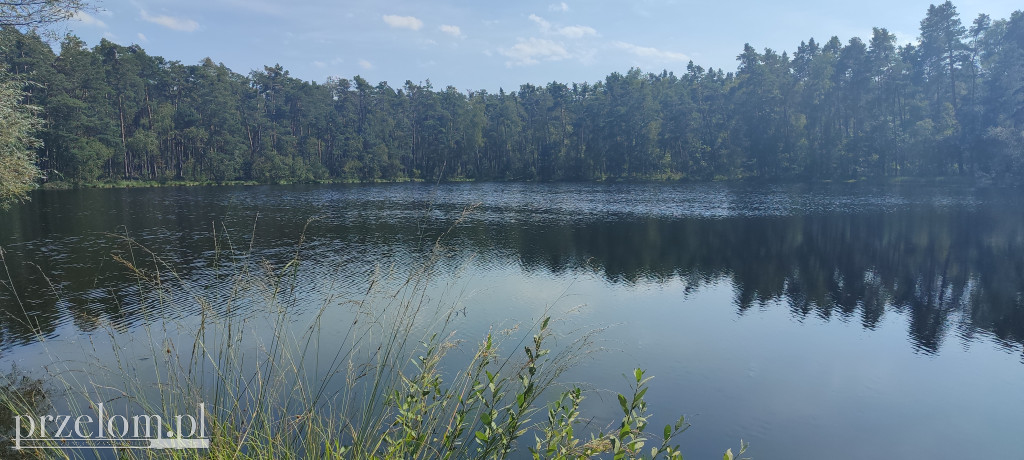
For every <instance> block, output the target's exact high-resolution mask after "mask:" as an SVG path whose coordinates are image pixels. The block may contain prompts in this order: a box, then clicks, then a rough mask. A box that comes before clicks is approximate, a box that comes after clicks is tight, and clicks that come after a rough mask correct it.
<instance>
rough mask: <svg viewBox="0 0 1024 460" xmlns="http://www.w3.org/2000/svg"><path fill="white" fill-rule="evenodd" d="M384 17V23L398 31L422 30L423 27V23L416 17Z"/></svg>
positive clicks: (386, 15) (389, 15)
mask: <svg viewBox="0 0 1024 460" xmlns="http://www.w3.org/2000/svg"><path fill="white" fill-rule="evenodd" d="M383 17H384V22H386V23H387V24H388V25H389V26H391V27H394V28H397V29H409V30H420V27H423V21H420V20H419V19H417V18H416V17H414V16H395V15H393V14H385V15H384V16H383Z"/></svg>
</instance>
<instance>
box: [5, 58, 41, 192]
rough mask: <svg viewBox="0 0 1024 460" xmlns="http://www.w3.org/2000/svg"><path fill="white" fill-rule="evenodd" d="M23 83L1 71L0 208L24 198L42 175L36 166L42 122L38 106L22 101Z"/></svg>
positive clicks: (23, 95)
mask: <svg viewBox="0 0 1024 460" xmlns="http://www.w3.org/2000/svg"><path fill="white" fill-rule="evenodd" d="M21 87H22V83H21V82H20V81H17V80H13V79H10V77H9V76H8V75H7V74H6V72H0V120H2V123H0V208H6V207H8V206H10V204H11V203H12V202H16V201H21V200H24V199H25V198H26V194H27V193H28V191H29V190H31V189H32V188H33V187H34V186H35V181H36V179H38V178H39V177H41V176H42V173H40V171H39V168H38V167H37V166H36V162H35V159H36V154H35V148H37V147H39V146H40V145H41V142H40V141H39V139H37V138H36V137H35V133H36V131H37V130H38V129H39V128H40V127H41V126H42V120H41V119H39V118H38V117H37V116H36V113H37V112H38V111H39V108H38V107H35V106H31V105H26V104H22V103H21V101H22V99H24V97H25V92H24V91H22V89H21Z"/></svg>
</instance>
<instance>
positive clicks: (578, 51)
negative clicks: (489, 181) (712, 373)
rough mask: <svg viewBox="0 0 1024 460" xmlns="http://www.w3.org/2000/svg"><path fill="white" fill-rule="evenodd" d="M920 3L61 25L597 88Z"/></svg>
mask: <svg viewBox="0 0 1024 460" xmlns="http://www.w3.org/2000/svg"><path fill="white" fill-rule="evenodd" d="M930 3H934V1H932V2H929V1H920V0H909V1H904V0H901V1H892V0H890V1H881V0H862V1H847V2H831V1H821V0H819V1H809V0H781V1H775V2H768V1H744V2H722V1H717V2H716V1H707V0H702V1H673V0H638V1H632V2H613V1H607V0H592V1H583V0H577V1H573V0H567V1H565V2H562V1H550V0H548V1H520V2H515V1H512V2H493V1H469V0H446V1H430V2H427V1H405V0H402V1H378V2H353V1H338V0H333V1H332V0H290V1H283V0H105V1H103V0H101V1H100V3H97V4H96V6H97V7H98V10H97V11H93V12H89V13H84V14H81V15H79V17H78V18H77V20H75V21H72V22H70V23H69V24H67V28H68V29H69V31H70V32H72V33H74V34H76V35H78V36H80V37H82V38H83V39H85V40H86V42H87V43H88V44H89V45H90V46H91V45H95V44H97V43H98V42H99V40H100V38H102V37H106V38H107V39H109V40H112V41H114V42H116V43H120V44H123V45H129V44H132V43H138V44H139V45H141V46H142V47H143V48H145V49H146V51H147V52H148V53H149V54H151V55H157V56H163V57H164V58H166V59H168V60H177V61H181V62H183V63H186V64H195V63H198V62H199V61H200V60H202V59H203V58H205V57H207V56H209V57H211V58H212V59H213V60H214V61H216V62H223V63H224V64H225V65H227V66H228V67H230V68H231V69H232V70H234V71H236V72H239V73H248V72H249V71H250V70H253V69H262V67H263V66H264V65H274V64H277V63H279V64H281V65H282V66H284V68H285V69H288V70H289V71H290V72H291V74H292V76H294V77H297V78H301V79H303V80H315V81H318V82H323V81H325V80H326V79H327V78H328V77H331V76H338V77H352V76H353V75H361V76H362V77H363V78H366V79H367V80H369V81H370V82H372V83H377V82H379V81H387V82H388V83H390V84H391V85H392V86H394V87H398V86H401V85H402V84H403V83H404V82H405V81H406V80H412V81H413V82H417V83H419V82H424V81H425V80H427V79H430V81H431V82H432V83H433V85H434V87H435V88H443V87H445V86H448V85H452V86H455V87H456V88H458V89H460V90H470V89H474V90H475V89H486V90H489V91H496V90H497V89H498V88H499V87H503V88H505V89H506V90H514V89H517V88H518V87H519V85H520V84H522V83H534V84H546V83H548V82H551V81H559V82H563V83H569V82H583V81H588V82H594V81H597V80H601V79H603V78H604V77H605V76H606V75H608V74H609V73H611V72H614V71H619V72H625V71H627V70H628V69H629V68H630V67H640V68H641V69H643V70H645V71H652V72H660V71H661V70H662V69H667V70H669V71H674V72H676V73H683V72H685V69H686V63H687V61H689V60H691V59H692V60H693V61H694V63H696V64H697V65H701V66H703V67H705V68H706V67H715V68H723V69H725V70H726V71H731V70H735V68H736V55H737V54H739V53H740V51H741V50H742V49H743V44H744V43H750V44H751V45H753V46H754V47H755V48H757V49H758V50H762V49H764V48H772V49H775V50H778V51H790V52H792V50H794V49H796V47H797V45H798V44H799V43H800V41H801V40H806V39H808V38H810V37H814V38H815V39H816V40H818V41H821V42H824V41H826V40H828V38H829V37H831V36H832V35H837V36H839V38H840V39H842V40H843V42H844V43H845V42H846V41H847V40H849V38H851V37H853V36H859V37H861V38H863V39H865V41H866V40H867V39H868V38H869V37H870V34H871V28H872V27H873V26H878V27H886V28H888V29H889V30H890V31H891V32H894V33H896V35H897V37H898V38H899V40H900V42H901V43H904V42H910V41H914V40H916V38H917V35H918V26H919V23H920V20H921V19H922V18H924V16H925V12H926V11H927V9H928V5H929V4H930ZM954 4H955V5H956V6H957V9H958V11H959V12H960V16H961V20H962V21H963V22H964V24H965V25H970V22H971V21H972V20H973V19H974V18H975V17H976V16H977V14H978V13H987V14H990V15H991V16H992V18H993V19H998V18H1006V17H1009V14H1010V12H1011V11H1013V10H1014V9H1021V8H1022V7H1021V6H1019V3H1015V2H1010V1H1002V0H988V1H972V0H960V1H955V2H954Z"/></svg>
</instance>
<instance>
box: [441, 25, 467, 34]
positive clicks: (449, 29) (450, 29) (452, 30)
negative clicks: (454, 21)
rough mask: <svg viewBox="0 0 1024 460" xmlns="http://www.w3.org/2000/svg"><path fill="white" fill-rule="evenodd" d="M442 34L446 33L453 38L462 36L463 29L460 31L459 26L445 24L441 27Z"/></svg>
mask: <svg viewBox="0 0 1024 460" xmlns="http://www.w3.org/2000/svg"><path fill="white" fill-rule="evenodd" d="M441 32H444V33H446V34H448V35H451V36H453V37H461V36H462V29H460V28H459V26H450V25H448V24H443V25H441Z"/></svg>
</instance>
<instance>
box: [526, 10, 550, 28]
mask: <svg viewBox="0 0 1024 460" xmlns="http://www.w3.org/2000/svg"><path fill="white" fill-rule="evenodd" d="M530 20H531V21H533V22H536V23H537V25H539V26H540V30H543V31H544V32H547V31H549V30H551V23H550V22H547V21H545V20H544V18H542V17H540V16H537V15H536V14H531V15H530Z"/></svg>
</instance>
